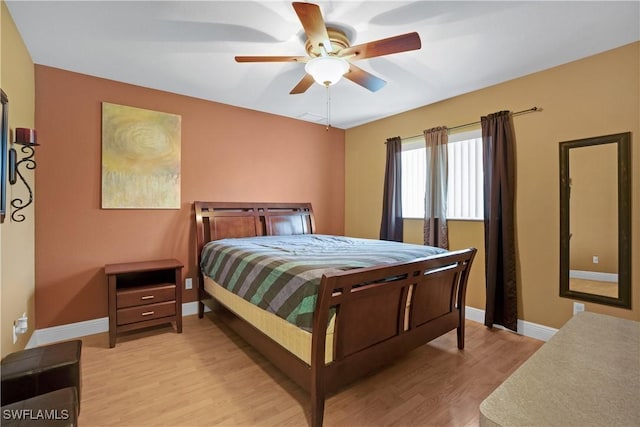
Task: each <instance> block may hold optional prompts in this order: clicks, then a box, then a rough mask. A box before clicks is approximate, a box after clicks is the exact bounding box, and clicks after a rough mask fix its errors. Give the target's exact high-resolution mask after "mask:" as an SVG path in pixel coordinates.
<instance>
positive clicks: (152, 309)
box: [118, 301, 176, 326]
mask: <svg viewBox="0 0 640 427" xmlns="http://www.w3.org/2000/svg"><path fill="white" fill-rule="evenodd" d="M175 314H176V302H175V301H168V302H161V303H157V304H148V305H143V306H139V307H130V308H122V309H119V310H118V326H120V325H127V324H129V323H136V322H144V321H145V320H151V319H158V318H160V317H167V316H175Z"/></svg>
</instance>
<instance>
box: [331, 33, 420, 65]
mask: <svg viewBox="0 0 640 427" xmlns="http://www.w3.org/2000/svg"><path fill="white" fill-rule="evenodd" d="M421 47H422V42H421V41H420V36H419V35H418V33H415V32H414V33H407V34H402V35H399V36H394V37H389V38H387V39H381V40H376V41H373V42H369V43H363V44H359V45H356V46H351V47H347V48H345V49H342V50H341V51H340V56H342V57H345V56H350V55H354V56H353V57H351V58H349V59H350V60H352V61H356V60H359V59H366V58H375V57H376V56H382V55H390V54H392V53H398V52H406V51H409V50H417V49H420V48H421Z"/></svg>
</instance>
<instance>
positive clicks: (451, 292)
mask: <svg viewBox="0 0 640 427" xmlns="http://www.w3.org/2000/svg"><path fill="white" fill-rule="evenodd" d="M194 207H195V220H196V233H197V238H196V241H197V254H198V255H197V256H198V266H199V265H200V254H201V252H202V248H203V246H204V245H205V244H206V243H207V242H209V241H211V240H217V239H222V238H226V237H249V236H263V235H288V234H309V233H314V232H315V222H314V217H313V211H312V208H311V204H309V203H287V204H283V203H220V202H194ZM475 253H476V249H475V248H469V249H465V250H461V251H454V252H448V253H446V254H442V255H437V256H433V257H429V258H421V259H418V260H414V261H411V262H407V263H399V264H389V265H385V266H380V267H371V268H361V269H354V270H350V271H347V272H341V273H337V274H332V275H330V276H327V275H325V276H323V277H322V281H321V284H320V288H319V293H318V299H317V302H316V309H315V312H314V317H313V332H312V337H311V343H312V344H311V364H310V365H309V364H307V363H305V362H304V361H302V360H301V359H299V358H298V357H296V356H295V355H293V354H292V353H291V352H289V351H288V350H287V349H285V348H284V347H282V346H281V345H280V344H278V343H277V342H276V341H274V340H273V339H271V338H270V337H269V336H267V335H265V334H264V333H262V332H261V331H259V330H258V329H257V328H255V327H254V326H253V325H251V324H250V323H248V322H247V321H245V320H244V319H242V318H240V317H238V316H236V315H235V314H233V313H232V312H231V311H230V310H228V309H226V308H225V307H224V306H223V305H221V304H219V303H217V302H216V301H215V300H214V299H213V297H212V296H211V295H209V294H208V293H207V292H206V291H205V290H204V286H203V283H204V281H203V277H202V273H200V280H199V286H198V316H199V317H200V318H202V317H203V314H204V305H205V304H207V306H209V307H210V308H211V309H212V310H215V311H216V313H217V314H218V316H220V317H221V318H222V319H223V320H224V321H225V322H226V323H227V324H228V325H229V326H230V327H231V328H232V329H233V330H234V331H235V332H237V333H238V335H240V336H241V337H242V338H244V339H245V340H246V341H247V342H249V343H250V344H251V345H252V346H253V347H255V348H256V349H257V350H258V351H260V352H261V353H262V354H263V355H264V356H265V357H266V358H267V359H269V360H270V361H271V362H272V363H273V364H274V365H275V366H277V367H278V368H279V369H280V370H281V371H282V372H284V373H285V374H287V375H288V376H289V377H290V378H291V379H292V380H294V381H295V382H296V383H297V384H299V385H300V386H301V387H302V388H304V389H305V390H307V391H308V392H309V393H310V395H311V425H312V426H313V427H318V426H321V425H322V419H323V415H324V402H325V396H326V395H327V394H329V393H334V392H336V391H337V390H338V389H339V388H340V387H342V386H344V385H346V384H347V383H350V382H352V381H354V380H356V379H357V378H360V377H363V376H364V375H366V374H368V373H370V372H372V371H374V370H376V369H379V368H381V367H383V366H385V365H389V364H390V363H393V361H394V360H395V359H397V358H398V357H399V356H401V355H402V354H405V353H406V352H408V351H410V350H413V349H415V348H417V347H419V346H421V345H423V344H425V343H427V342H429V341H431V340H433V339H434V338H437V337H439V336H441V335H443V334H445V333H447V332H449V331H451V330H453V329H457V338H458V348H459V349H462V348H464V322H465V312H464V310H465V294H466V287H467V279H468V277H469V270H470V268H471V264H472V262H473V258H474V256H475ZM407 303H409V304H407ZM406 307H410V308H409V309H407V308H406ZM331 308H335V313H336V314H335V316H336V318H335V327H334V339H333V347H334V348H333V361H332V362H330V363H325V342H326V334H327V324H328V321H329V315H330V314H329V313H330V310H331ZM407 312H408V313H407Z"/></svg>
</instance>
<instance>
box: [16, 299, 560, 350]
mask: <svg viewBox="0 0 640 427" xmlns="http://www.w3.org/2000/svg"><path fill="white" fill-rule="evenodd" d="M205 311H210V310H209V308H208V307H206V306H205ZM197 313H198V303H197V302H196V301H194V302H186V303H184V304H182V317H185V316H193V315H194V314H197ZM465 314H466V318H467V320H471V321H473V322H478V323H484V310H480V309H478V308H473V307H466V309H465ZM494 327H495V328H498V329H505V330H506V328H504V327H502V326H500V325H494ZM108 331H109V318H108V317H102V318H100V319H93V320H85V321H84V322H77V323H69V324H66V325H60V326H53V327H51V328H43V329H36V330H35V331H34V332H33V334H31V339H29V342H28V343H27V346H26V348H33V347H37V346H39V345H45V344H50V343H52V342H57V341H65V340H71V339H75V338H80V337H85V336H87V335H94V334H101V333H103V332H108ZM556 332H558V330H557V329H554V328H549V327H548V326H544V325H538V324H537V323H531V322H527V321H524V320H518V334H520V335H524V336H526V337H530V338H535V339H537V340H542V341H548V340H549V338H551V337H552V336H553V334H555V333H556Z"/></svg>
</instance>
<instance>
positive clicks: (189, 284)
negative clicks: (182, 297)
mask: <svg viewBox="0 0 640 427" xmlns="http://www.w3.org/2000/svg"><path fill="white" fill-rule="evenodd" d="M184 288H185V289H191V288H193V280H192V279H191V277H187V278H186V279H184Z"/></svg>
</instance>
